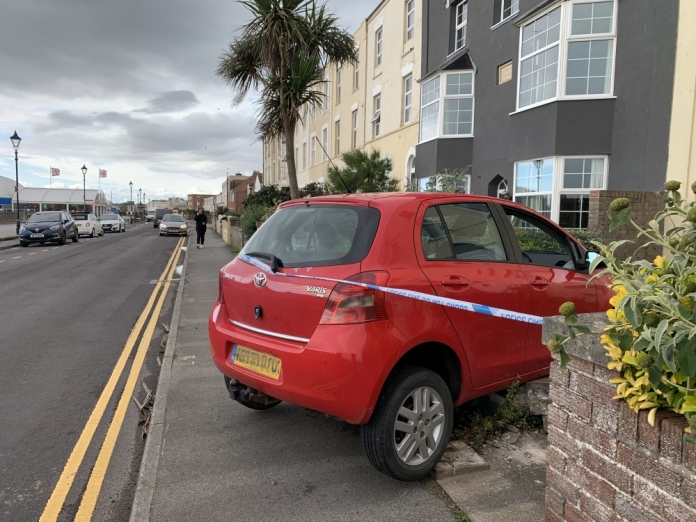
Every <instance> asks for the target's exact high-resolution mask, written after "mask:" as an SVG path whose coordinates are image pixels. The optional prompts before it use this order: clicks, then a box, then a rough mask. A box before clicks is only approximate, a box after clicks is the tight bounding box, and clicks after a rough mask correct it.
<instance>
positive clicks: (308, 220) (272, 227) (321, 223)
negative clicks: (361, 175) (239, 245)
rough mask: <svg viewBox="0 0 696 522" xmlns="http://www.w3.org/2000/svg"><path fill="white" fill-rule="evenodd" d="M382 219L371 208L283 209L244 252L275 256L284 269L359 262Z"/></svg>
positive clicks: (303, 207) (316, 207) (365, 254)
mask: <svg viewBox="0 0 696 522" xmlns="http://www.w3.org/2000/svg"><path fill="white" fill-rule="evenodd" d="M379 218H380V213H379V211H378V210H377V209H374V208H369V207H350V206H329V205H311V206H306V207H305V206H293V207H288V208H283V209H280V210H278V211H277V212H276V213H275V214H273V216H272V217H271V218H270V219H269V220H268V221H266V222H265V223H264V224H263V226H262V227H261V228H259V229H258V230H257V231H256V233H255V234H254V235H253V236H252V237H251V240H250V241H249V242H248V243H247V244H246V246H245V247H244V250H243V253H245V254H248V255H250V254H253V253H259V254H266V255H268V254H272V255H274V256H275V257H276V259H278V263H279V264H280V266H283V267H285V268H295V267H306V266H330V265H348V264H352V263H359V262H360V261H362V260H363V259H364V258H365V256H367V253H368V252H369V251H370V247H371V246H372V241H373V240H374V238H375V233H376V232H377V227H378V225H379ZM260 259H261V260H262V261H266V259H263V258H261V257H260Z"/></svg>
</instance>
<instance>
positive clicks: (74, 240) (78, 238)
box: [72, 230, 80, 243]
mask: <svg viewBox="0 0 696 522" xmlns="http://www.w3.org/2000/svg"><path fill="white" fill-rule="evenodd" d="M79 240H80V234H78V233H77V230H76V231H75V235H74V236H73V237H72V242H73V243H77V242H78V241H79Z"/></svg>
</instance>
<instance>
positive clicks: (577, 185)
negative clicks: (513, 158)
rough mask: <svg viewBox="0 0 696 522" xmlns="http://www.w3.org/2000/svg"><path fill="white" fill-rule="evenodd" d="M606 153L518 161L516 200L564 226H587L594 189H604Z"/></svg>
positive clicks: (606, 164) (516, 165) (606, 165)
mask: <svg viewBox="0 0 696 522" xmlns="http://www.w3.org/2000/svg"><path fill="white" fill-rule="evenodd" d="M608 161H609V159H608V158H607V157H606V156H557V157H549V158H539V159H535V160H530V161H520V162H517V163H515V182H514V185H513V187H514V192H513V199H514V200H515V201H516V202H518V203H521V204H522V205H525V206H527V207H529V208H531V209H534V210H536V211H537V212H539V213H540V214H543V215H544V216H546V217H547V218H549V219H552V220H553V221H555V222H557V223H558V224H559V225H561V226H562V227H564V228H587V226H588V223H589V216H590V209H589V203H590V191H591V190H604V189H605V188H606V182H607V167H608Z"/></svg>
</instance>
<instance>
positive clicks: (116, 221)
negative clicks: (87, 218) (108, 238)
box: [101, 214, 126, 232]
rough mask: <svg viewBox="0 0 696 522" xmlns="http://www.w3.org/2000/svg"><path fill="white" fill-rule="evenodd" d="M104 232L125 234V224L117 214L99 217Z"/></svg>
mask: <svg viewBox="0 0 696 522" xmlns="http://www.w3.org/2000/svg"><path fill="white" fill-rule="evenodd" d="M101 224H102V228H103V229H104V232H125V231H126V222H125V221H123V218H122V217H121V216H120V215H118V214H104V215H103V216H102V217H101Z"/></svg>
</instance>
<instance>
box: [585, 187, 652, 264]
mask: <svg viewBox="0 0 696 522" xmlns="http://www.w3.org/2000/svg"><path fill="white" fill-rule="evenodd" d="M616 198H628V199H629V200H630V201H631V217H632V218H633V220H634V221H635V222H636V223H638V224H639V225H640V226H642V227H643V228H646V227H647V226H648V223H649V222H650V220H651V219H654V217H655V214H657V212H659V211H660V210H662V209H663V208H664V205H665V204H664V201H663V200H662V192H634V191H624V190H593V191H591V192H590V220H589V224H588V227H587V228H588V229H589V230H593V231H594V232H596V233H597V235H599V237H600V238H602V240H603V242H604V243H605V244H607V243H610V242H611V241H620V240H622V239H630V240H631V241H633V244H632V245H631V244H627V245H623V246H621V247H619V249H618V250H617V251H616V255H617V257H619V258H625V257H627V256H629V255H633V252H634V251H635V249H636V248H638V247H639V246H640V245H642V244H644V243H646V242H647V240H646V239H645V238H640V239H638V238H636V236H637V231H636V229H635V228H633V226H628V225H624V226H622V227H619V228H617V229H616V230H614V231H613V232H609V225H610V224H611V219H610V218H609V217H608V216H607V210H609V205H610V204H611V202H612V201H614V200H615V199H616ZM661 253H662V249H661V248H659V247H656V246H650V247H648V248H645V249H641V250H640V251H639V252H638V253H637V255H636V256H635V257H634V258H635V259H648V260H650V261H652V260H653V259H655V256H657V255H659V254H661Z"/></svg>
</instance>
